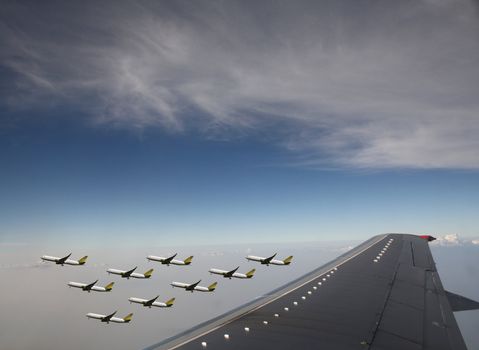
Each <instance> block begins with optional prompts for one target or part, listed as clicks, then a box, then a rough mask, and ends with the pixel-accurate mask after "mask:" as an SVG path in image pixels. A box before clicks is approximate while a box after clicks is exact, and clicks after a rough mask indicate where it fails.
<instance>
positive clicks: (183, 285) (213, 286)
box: [171, 280, 218, 293]
mask: <svg viewBox="0 0 479 350" xmlns="http://www.w3.org/2000/svg"><path fill="white" fill-rule="evenodd" d="M200 282H201V280H199V281H198V282H196V283H191V284H188V283H183V282H172V283H171V285H172V286H173V287H178V288H183V289H184V290H187V291H190V292H192V293H193V292H194V291H198V292H214V290H215V289H216V285H217V284H218V282H215V283H212V284H210V285H209V286H208V287H202V286H199V285H198V284H199V283H200Z"/></svg>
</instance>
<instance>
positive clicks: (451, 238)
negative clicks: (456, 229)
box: [432, 233, 479, 247]
mask: <svg viewBox="0 0 479 350" xmlns="http://www.w3.org/2000/svg"><path fill="white" fill-rule="evenodd" d="M432 244H434V245H440V246H445V247H456V246H464V245H479V239H463V238H461V237H459V235H458V234H456V233H451V234H447V235H444V236H440V237H437V238H436V240H435V241H433V242H432Z"/></svg>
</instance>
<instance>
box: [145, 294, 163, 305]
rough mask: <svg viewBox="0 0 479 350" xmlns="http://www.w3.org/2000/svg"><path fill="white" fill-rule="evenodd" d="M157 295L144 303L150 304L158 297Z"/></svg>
mask: <svg viewBox="0 0 479 350" xmlns="http://www.w3.org/2000/svg"><path fill="white" fill-rule="evenodd" d="M159 297H160V296H159V295H157V296H156V297H154V298H153V299H150V300H148V301H147V302H146V303H145V304H146V305H151V304H153V303H154V302H155V301H156V299H158V298H159Z"/></svg>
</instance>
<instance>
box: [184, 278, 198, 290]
mask: <svg viewBox="0 0 479 350" xmlns="http://www.w3.org/2000/svg"><path fill="white" fill-rule="evenodd" d="M200 282H201V280H199V281H198V282H196V283H192V284H190V285H188V287H187V288H191V289H193V288H195V287H196V286H197V285H198V284H200Z"/></svg>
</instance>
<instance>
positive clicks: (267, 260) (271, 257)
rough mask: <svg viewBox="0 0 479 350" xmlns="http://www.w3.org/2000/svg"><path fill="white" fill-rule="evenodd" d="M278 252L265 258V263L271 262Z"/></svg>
mask: <svg viewBox="0 0 479 350" xmlns="http://www.w3.org/2000/svg"><path fill="white" fill-rule="evenodd" d="M276 254H277V253H274V254H273V255H271V256H270V257H269V258H266V259H263V261H262V262H263V263H265V264H269V263H270V262H271V260H273V259H274V257H275V256H276Z"/></svg>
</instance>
